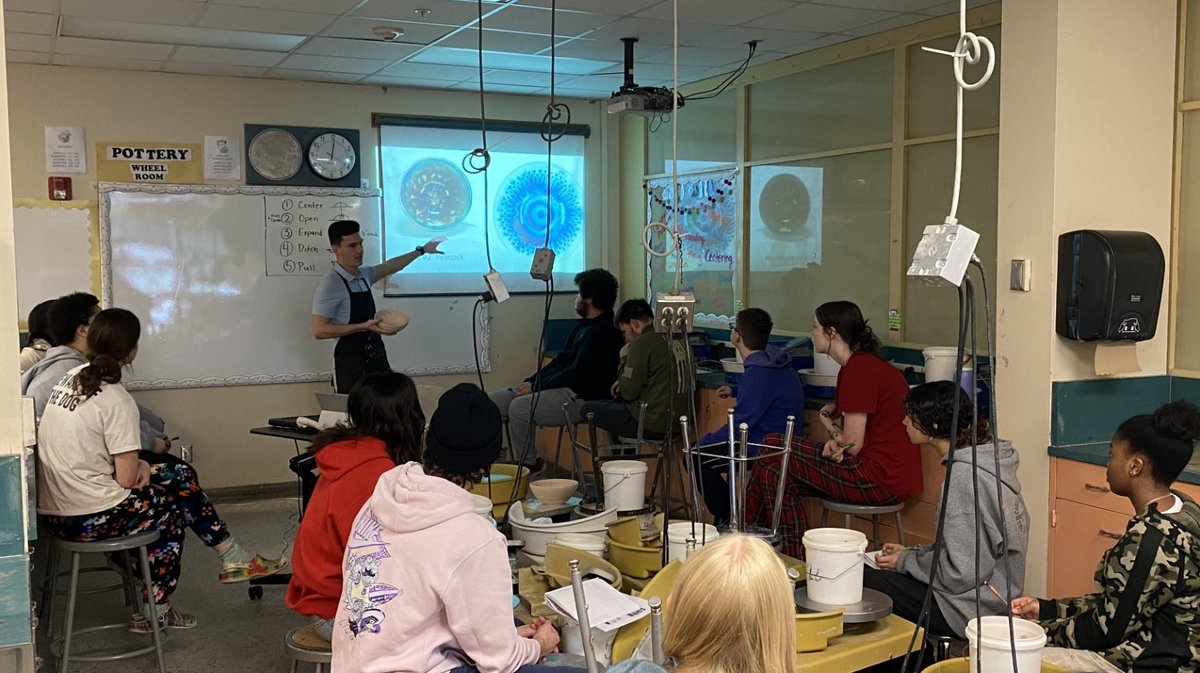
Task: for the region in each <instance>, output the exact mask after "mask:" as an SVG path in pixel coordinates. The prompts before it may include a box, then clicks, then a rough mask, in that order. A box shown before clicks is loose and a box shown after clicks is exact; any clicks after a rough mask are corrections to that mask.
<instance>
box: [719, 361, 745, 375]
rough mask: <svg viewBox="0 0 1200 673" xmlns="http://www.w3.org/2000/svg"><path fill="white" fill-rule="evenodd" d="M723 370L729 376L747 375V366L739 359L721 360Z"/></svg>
mask: <svg viewBox="0 0 1200 673" xmlns="http://www.w3.org/2000/svg"><path fill="white" fill-rule="evenodd" d="M721 369H724V370H725V372H726V373H728V374H745V373H746V365H745V364H744V363H742V362H740V361H738V359H737V358H721Z"/></svg>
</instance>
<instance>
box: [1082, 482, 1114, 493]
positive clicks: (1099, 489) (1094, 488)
mask: <svg viewBox="0 0 1200 673" xmlns="http://www.w3.org/2000/svg"><path fill="white" fill-rule="evenodd" d="M1083 488H1084V489H1086V490H1088V491H1095V492H1097V493H1112V489H1111V488H1109V487H1107V486H1099V485H1097V484H1093V483H1090V482H1084V483H1083Z"/></svg>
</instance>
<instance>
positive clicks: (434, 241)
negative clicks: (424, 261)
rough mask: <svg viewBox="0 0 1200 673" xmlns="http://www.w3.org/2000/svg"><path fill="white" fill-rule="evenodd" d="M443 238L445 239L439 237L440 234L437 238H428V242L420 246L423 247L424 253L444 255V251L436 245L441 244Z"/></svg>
mask: <svg viewBox="0 0 1200 673" xmlns="http://www.w3.org/2000/svg"><path fill="white" fill-rule="evenodd" d="M445 240H446V239H444V238H441V237H440V236H439V237H438V238H431V239H429V242H428V243H426V244H425V245H422V246H421V247H422V248H424V250H425V254H426V255H444V254H446V253H444V252H442V251H441V250H438V246H439V245H441V244H442V243H443V242H444V241H445Z"/></svg>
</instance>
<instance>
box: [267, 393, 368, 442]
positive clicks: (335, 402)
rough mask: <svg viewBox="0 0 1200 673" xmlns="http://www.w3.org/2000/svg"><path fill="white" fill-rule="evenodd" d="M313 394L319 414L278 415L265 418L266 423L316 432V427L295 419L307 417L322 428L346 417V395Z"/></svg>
mask: <svg viewBox="0 0 1200 673" xmlns="http://www.w3.org/2000/svg"><path fill="white" fill-rule="evenodd" d="M314 395H315V396H316V398H317V406H318V407H320V408H321V413H320V415H316V414H306V415H304V416H280V417H278V418H271V419H267V424H268V425H271V426H274V427H276V428H287V429H288V430H298V431H300V432H312V433H313V434H316V432H317V428H314V427H311V426H310V425H300V424H299V423H298V422H297V419H300V418H307V419H309V420H311V421H314V422H316V423H317V424H318V425H319V426H320V427H322V428H328V427H330V426H332V425H334V424H335V423H340V422H342V421H344V420H346V419H347V414H346V404H347V399H348V398H349V396H348V395H339V394H336V393H314Z"/></svg>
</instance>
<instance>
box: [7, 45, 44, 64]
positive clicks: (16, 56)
mask: <svg viewBox="0 0 1200 673" xmlns="http://www.w3.org/2000/svg"><path fill="white" fill-rule="evenodd" d="M4 57H5V59H6V60H7V61H8V62H9V63H41V64H43V65H45V64H48V63H50V54H38V53H34V52H31V51H13V50H12V49H9V50H7V51H6V52H4Z"/></svg>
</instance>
